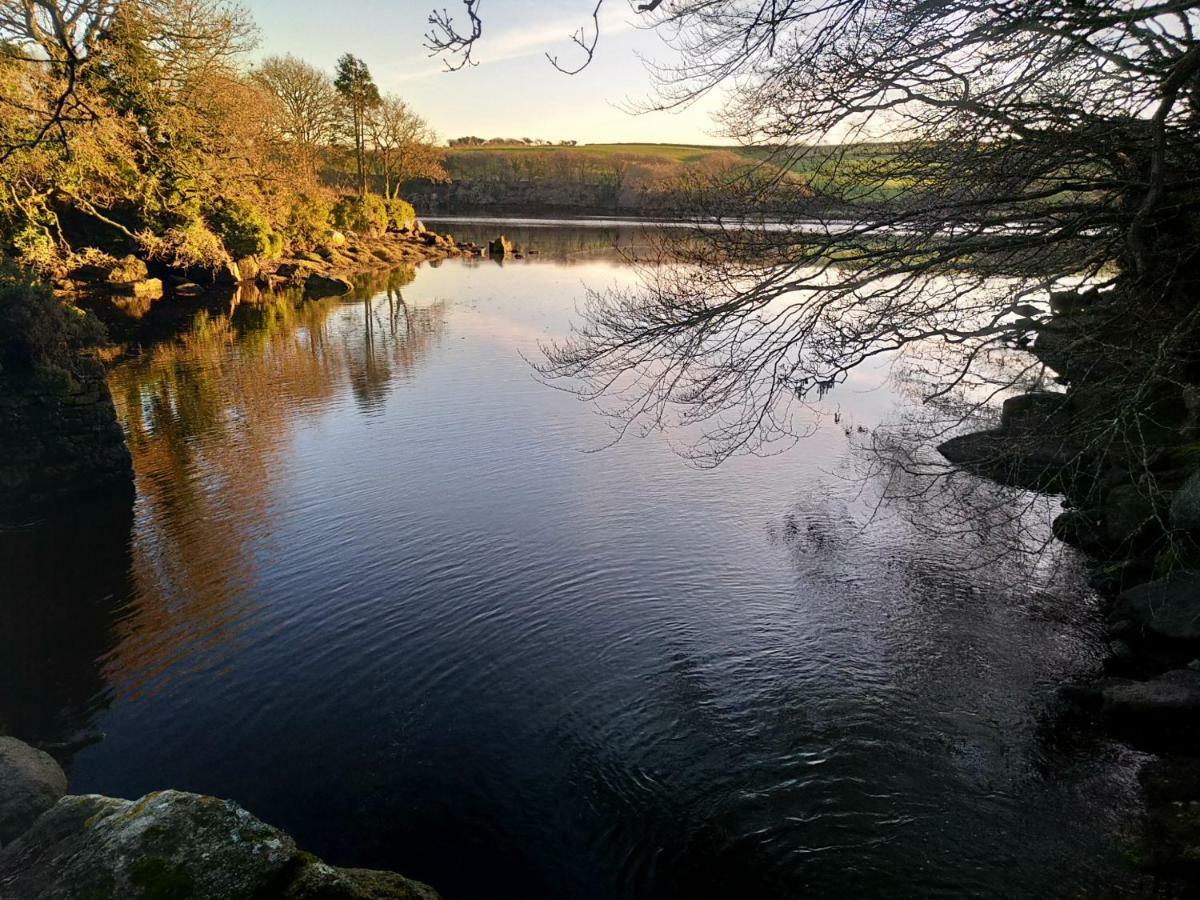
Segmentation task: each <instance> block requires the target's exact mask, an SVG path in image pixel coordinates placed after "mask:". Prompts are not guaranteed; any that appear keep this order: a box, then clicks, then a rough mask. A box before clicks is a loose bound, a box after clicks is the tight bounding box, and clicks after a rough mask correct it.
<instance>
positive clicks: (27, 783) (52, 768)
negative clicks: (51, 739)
mask: <svg viewBox="0 0 1200 900" xmlns="http://www.w3.org/2000/svg"><path fill="white" fill-rule="evenodd" d="M66 792H67V776H66V775H65V774H64V773H63V770H62V768H61V767H60V766H59V765H58V763H56V762H55V761H54V758H53V757H52V756H50V754H48V753H45V752H43V751H41V750H36V749H34V748H33V747H30V746H29V745H28V744H26V743H23V742H22V741H18V740H17V739H16V738H12V737H0V846H4V845H6V844H8V843H9V842H10V841H12V840H14V839H16V838H17V837H19V836H20V835H21V834H22V833H24V832H25V831H26V830H27V829H28V828H29V826H30V825H32V824H33V823H34V820H36V819H37V817H38V816H40V815H41V814H42V813H44V812H45V811H46V810H48V809H50V807H52V806H54V804H55V803H57V802H58V800H59V798H61V797H62V796H63V795H64V794H66Z"/></svg>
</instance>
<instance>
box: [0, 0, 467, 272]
mask: <svg viewBox="0 0 1200 900" xmlns="http://www.w3.org/2000/svg"><path fill="white" fill-rule="evenodd" d="M41 6H45V7H46V8H47V10H48V11H49V13H53V12H54V10H58V11H59V12H63V11H64V10H66V11H67V12H69V10H67V6H69V4H66V3H65V0H64V2H62V3H60V2H55V0H51V2H48V3H46V4H41ZM63 18H64V20H65V21H66V22H67V24H66V25H65V26H64V27H63V28H62V29H59V30H57V31H55V30H47V29H44V28H41V27H39V26H38V23H37V22H36V21H26V20H25V19H23V18H21V17H0V43H2V44H3V45H4V46H6V47H9V48H11V49H12V50H13V52H11V53H5V54H3V55H2V56H0V181H2V182H3V184H4V186H5V190H4V191H2V192H0V255H2V256H3V257H7V258H10V259H12V260H15V261H17V262H19V263H20V264H22V265H23V266H26V267H28V268H31V269H33V270H36V271H38V272H40V273H42V275H43V276H45V277H48V278H52V279H55V278H63V279H72V280H79V279H80V278H83V279H84V280H86V278H87V277H88V276H87V275H81V274H80V273H99V276H100V279H101V280H103V276H104V272H103V269H104V268H105V266H107V267H108V268H112V267H114V266H115V265H116V258H118V257H123V256H126V255H129V254H133V255H134V256H136V257H138V258H140V259H143V260H146V261H148V262H150V263H151V265H152V267H154V268H156V269H157V271H156V272H155V274H156V275H162V274H169V272H170V270H176V271H177V272H178V274H179V276H180V277H181V278H186V279H187V280H195V279H196V278H197V277H198V276H200V275H202V274H203V273H204V272H205V271H210V272H229V271H234V270H233V269H232V267H231V263H232V262H234V261H237V260H240V259H244V258H247V257H256V258H278V257H279V256H281V255H282V254H283V253H284V252H285V250H287V249H288V248H289V247H291V248H295V249H297V250H312V249H315V248H317V247H319V246H320V245H321V244H322V243H324V242H325V241H327V240H328V239H329V238H330V237H331V236H332V232H333V231H334V229H338V230H342V231H352V232H359V231H361V232H364V233H367V234H372V235H376V234H379V233H381V232H382V231H384V230H385V229H387V228H388V227H389V226H391V227H397V228H399V227H404V226H406V225H411V224H412V222H413V220H414V219H415V212H414V210H413V208H412V206H411V205H410V204H409V203H407V202H406V201H404V200H401V199H400V197H399V195H398V187H399V185H400V183H401V182H402V181H404V180H408V179H412V178H417V177H423V178H426V179H432V180H435V181H436V180H438V179H443V178H445V172H444V171H443V169H442V168H441V157H442V151H441V150H438V149H437V148H436V147H434V146H433V145H434V142H435V138H434V135H433V134H432V132H430V130H429V128H428V126H427V125H426V124H425V123H424V121H423V120H422V119H421V118H420V117H419V116H417V115H416V114H415V113H413V112H412V110H410V109H409V108H408V107H407V106H406V105H405V104H404V102H403V101H402V100H401V99H400V98H398V97H395V96H391V95H381V94H380V92H379V91H378V89H377V88H376V87H375V84H374V81H373V80H372V77H371V73H370V70H369V69H368V67H367V64H366V63H365V62H363V61H362V60H361V59H358V58H356V57H354V56H351V55H349V54H347V55H345V56H344V57H343V58H342V60H341V61H340V62H339V64H338V77H337V79H336V81H335V80H334V79H333V78H331V77H330V76H329V75H328V74H326V73H324V72H322V71H321V70H319V69H317V68H315V67H313V66H311V65H309V64H308V63H305V62H303V61H302V60H298V59H295V58H294V57H271V58H268V59H266V60H263V61H262V62H261V63H259V64H258V65H257V66H251V65H250V63H249V58H248V55H247V54H248V51H249V50H251V49H252V48H253V46H254V45H255V43H256V40H257V34H256V30H255V26H254V23H253V22H252V21H251V20H250V19H249V17H248V15H247V13H246V12H245V11H244V10H243V9H242V7H240V6H238V5H236V4H235V3H232V2H227V0H204V2H200V3H195V2H192V0H118V2H115V3H112V4H104V5H102V6H100V7H98V8H97V12H96V14H95V15H94V16H90V17H85V18H79V17H74V16H71V15H67V14H64V15H63ZM39 60H45V61H47V63H46V64H42V63H41V62H39ZM372 190H380V191H381V193H382V194H383V195H384V196H382V197H381V196H377V195H374V194H372ZM164 270H166V272H164Z"/></svg>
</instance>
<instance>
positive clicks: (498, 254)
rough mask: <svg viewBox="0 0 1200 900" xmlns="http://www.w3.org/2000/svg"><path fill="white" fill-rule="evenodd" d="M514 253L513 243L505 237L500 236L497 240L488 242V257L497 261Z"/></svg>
mask: <svg viewBox="0 0 1200 900" xmlns="http://www.w3.org/2000/svg"><path fill="white" fill-rule="evenodd" d="M512 252H513V245H512V242H511V241H510V240H509V239H508V238H506V237H505V236H504V235H500V236H499V237H497V238H496V239H495V240H493V241H489V242H488V255H489V256H491V257H493V258H495V259H503V258H504V257H505V256H508V255H510V254H511V253H512Z"/></svg>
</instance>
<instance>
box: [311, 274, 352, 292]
mask: <svg viewBox="0 0 1200 900" xmlns="http://www.w3.org/2000/svg"><path fill="white" fill-rule="evenodd" d="M352 290H354V283H353V282H352V281H350V280H349V279H348V278H339V277H338V276H336V275H319V274H313V275H309V276H308V278H307V279H305V281H304V293H305V294H307V295H308V296H309V297H341V296H343V295H345V294H348V293H350V292H351V291H352Z"/></svg>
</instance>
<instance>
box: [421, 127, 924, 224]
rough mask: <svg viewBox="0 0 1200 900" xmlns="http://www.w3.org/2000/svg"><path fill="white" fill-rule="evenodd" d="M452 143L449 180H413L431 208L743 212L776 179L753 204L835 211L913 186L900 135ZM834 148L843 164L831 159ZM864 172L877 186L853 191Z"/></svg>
mask: <svg viewBox="0 0 1200 900" xmlns="http://www.w3.org/2000/svg"><path fill="white" fill-rule="evenodd" d="M449 143H450V148H449V150H448V151H447V154H446V157H445V159H444V160H443V166H444V168H445V172H446V174H447V176H448V180H444V181H439V182H434V181H432V180H429V179H415V180H410V181H408V182H407V183H406V184H405V185H404V194H405V196H406V197H409V198H410V199H412V201H413V202H414V203H415V204H416V205H417V207H418V209H420V210H421V211H423V212H428V213H438V212H441V213H452V212H498V213H501V212H556V211H557V212H568V213H600V214H610V213H622V214H626V215H633V214H652V215H680V216H687V215H691V214H695V213H697V212H701V213H705V214H718V213H719V214H721V215H736V214H738V213H739V212H740V211H741V210H740V209H739V207H740V206H741V205H745V203H746V198H747V197H748V196H754V194H755V191H753V190H750V191H747V188H748V187H749V188H753V187H754V186H755V185H757V184H763V185H766V184H768V183H770V184H772V185H775V186H776V187H773V188H772V190H771V191H769V192H768V191H764V192H762V195H763V196H767V195H769V196H770V197H771V198H772V199H771V202H770V203H769V204H766V205H764V203H762V202H758V203H755V204H754V209H753V210H749V209H747V210H745V211H746V212H747V213H749V212H754V213H762V214H768V215H770V214H777V215H781V216H783V215H804V214H807V213H811V214H819V213H824V214H828V213H830V212H837V211H838V210H841V209H844V208H846V207H847V206H848V204H850V203H853V204H855V205H858V206H867V205H871V204H878V203H889V202H895V201H896V200H897V199H898V198H899V197H900V196H901V195H902V194H903V193H904V192H906V191H909V190H911V188H912V185H910V184H908V183H907V182H906V181H905V180H904V179H900V178H897V179H887V178H880V177H879V175H880V170H881V168H884V169H886V167H887V166H888V165H889V160H890V159H891V158H892V155H893V153H894V145H891V144H860V145H855V146H852V147H850V148H846V147H841V148H836V149H835V148H827V147H819V146H815V147H810V148H807V149H806V150H804V151H793V152H790V153H785V152H784V151H783V150H781V149H780V148H766V147H755V148H746V147H717V146H695V145H687V144H584V145H577V144H575V142H573V141H572V142H566V141H564V142H560V143H559V144H556V145H553V146H550V145H548V144H546V143H544V142H543V143H538V142H535V141H532V140H531V139H522V140H520V141H513V140H507V139H505V140H501V139H494V138H493V139H487V140H485V139H483V138H476V137H467V138H455V139H453V140H451V141H450V142H449ZM835 152H836V154H837V159H836V165H835V164H832V163H831V154H833V153H835ZM868 175H869V177H867V176H868ZM860 180H861V182H862V183H863V184H869V185H870V190H869V191H868V190H864V191H863V192H859V193H856V192H855V190H853V188H854V186H855V185H856V184H857V183H858V182H859V181H860ZM848 187H849V188H850V189H849V190H847V188H848ZM778 188H782V190H779V189H778ZM848 198H849V199H848Z"/></svg>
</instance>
